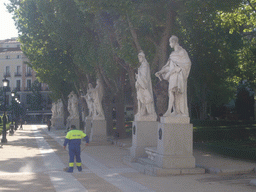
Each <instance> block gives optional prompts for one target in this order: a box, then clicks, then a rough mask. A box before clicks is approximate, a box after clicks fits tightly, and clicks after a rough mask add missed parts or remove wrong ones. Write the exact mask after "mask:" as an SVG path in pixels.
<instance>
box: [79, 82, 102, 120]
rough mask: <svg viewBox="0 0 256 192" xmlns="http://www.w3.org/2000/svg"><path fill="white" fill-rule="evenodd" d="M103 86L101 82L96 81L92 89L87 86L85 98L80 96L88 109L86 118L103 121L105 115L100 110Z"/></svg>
mask: <svg viewBox="0 0 256 192" xmlns="http://www.w3.org/2000/svg"><path fill="white" fill-rule="evenodd" d="M103 91H104V88H103V85H102V82H101V81H100V80H99V79H97V81H96V86H95V88H93V86H92V84H91V83H89V84H88V89H87V93H86V95H85V96H82V97H83V98H84V99H85V100H86V103H87V106H88V109H89V115H88V117H92V118H93V119H98V120H104V119H105V115H104V111H103V108H102V99H103Z"/></svg>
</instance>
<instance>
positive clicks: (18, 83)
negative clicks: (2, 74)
mask: <svg viewBox="0 0 256 192" xmlns="http://www.w3.org/2000/svg"><path fill="white" fill-rule="evenodd" d="M16 90H17V91H20V80H16Z"/></svg>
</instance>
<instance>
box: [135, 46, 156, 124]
mask: <svg viewBox="0 0 256 192" xmlns="http://www.w3.org/2000/svg"><path fill="white" fill-rule="evenodd" d="M138 59H139V62H140V64H141V65H140V67H139V68H138V74H136V83H135V87H136V90H137V99H138V112H137V114H136V115H135V120H146V119H147V120H152V121H155V120H156V118H157V116H156V112H155V108H154V97H153V91H152V83H151V75H150V67H149V64H148V62H147V60H146V58H145V54H144V53H143V51H141V52H140V53H139V54H138Z"/></svg>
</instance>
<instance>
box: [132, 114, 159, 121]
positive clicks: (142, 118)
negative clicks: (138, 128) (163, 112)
mask: <svg viewBox="0 0 256 192" xmlns="http://www.w3.org/2000/svg"><path fill="white" fill-rule="evenodd" d="M156 119H157V115H156V114H153V115H146V116H140V115H138V114H136V115H135V116H134V121H150V122H152V121H156Z"/></svg>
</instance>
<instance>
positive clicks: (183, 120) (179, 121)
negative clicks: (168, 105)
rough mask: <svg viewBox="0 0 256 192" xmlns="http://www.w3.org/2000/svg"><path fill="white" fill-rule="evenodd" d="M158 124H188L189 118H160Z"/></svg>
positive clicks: (179, 116) (178, 116) (180, 116)
mask: <svg viewBox="0 0 256 192" xmlns="http://www.w3.org/2000/svg"><path fill="white" fill-rule="evenodd" d="M160 123H174V124H189V123H190V117H188V116H182V115H177V116H168V117H160Z"/></svg>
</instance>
